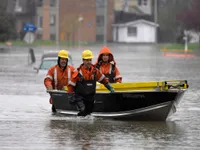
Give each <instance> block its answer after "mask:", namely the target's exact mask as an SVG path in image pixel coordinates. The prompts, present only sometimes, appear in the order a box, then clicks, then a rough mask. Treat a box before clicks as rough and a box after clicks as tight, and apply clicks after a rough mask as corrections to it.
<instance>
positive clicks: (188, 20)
mask: <svg viewBox="0 0 200 150" xmlns="http://www.w3.org/2000/svg"><path fill="white" fill-rule="evenodd" d="M199 14H200V0H193V1H192V5H191V8H190V9H188V10H186V11H184V12H181V13H180V14H179V15H177V19H178V20H179V21H181V22H182V23H183V26H184V28H185V29H186V30H193V31H196V32H200V17H199Z"/></svg>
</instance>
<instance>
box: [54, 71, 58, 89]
mask: <svg viewBox="0 0 200 150" xmlns="http://www.w3.org/2000/svg"><path fill="white" fill-rule="evenodd" d="M57 85H58V80H57V70H56V68H54V86H55V89H57Z"/></svg>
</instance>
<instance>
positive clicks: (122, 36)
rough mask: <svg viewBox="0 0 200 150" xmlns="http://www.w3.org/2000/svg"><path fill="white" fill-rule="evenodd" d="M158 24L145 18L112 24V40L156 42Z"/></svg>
mask: <svg viewBox="0 0 200 150" xmlns="http://www.w3.org/2000/svg"><path fill="white" fill-rule="evenodd" d="M158 26H159V25H158V24H155V23H154V22H151V21H147V20H143V19H140V20H135V21H130V22H126V23H119V24H113V41H114V42H125V43H156V39H157V36H156V35H157V27H158Z"/></svg>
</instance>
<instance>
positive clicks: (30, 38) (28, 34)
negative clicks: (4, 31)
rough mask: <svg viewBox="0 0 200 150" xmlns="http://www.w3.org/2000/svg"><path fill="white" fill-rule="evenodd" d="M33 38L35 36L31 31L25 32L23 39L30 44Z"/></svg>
mask: <svg viewBox="0 0 200 150" xmlns="http://www.w3.org/2000/svg"><path fill="white" fill-rule="evenodd" d="M34 40H35V36H34V34H33V33H32V32H27V33H26V35H25V37H24V41H25V42H26V43H28V44H32V43H33V42H34Z"/></svg>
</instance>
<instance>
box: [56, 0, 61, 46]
mask: <svg viewBox="0 0 200 150" xmlns="http://www.w3.org/2000/svg"><path fill="white" fill-rule="evenodd" d="M59 2H60V1H59V0H56V46H57V49H59V36H60V35H59V5H60V3H59Z"/></svg>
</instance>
